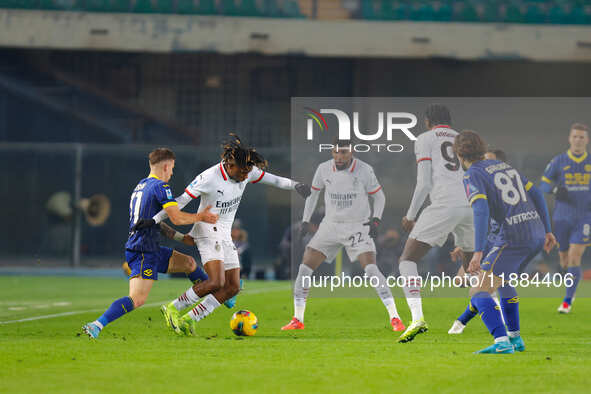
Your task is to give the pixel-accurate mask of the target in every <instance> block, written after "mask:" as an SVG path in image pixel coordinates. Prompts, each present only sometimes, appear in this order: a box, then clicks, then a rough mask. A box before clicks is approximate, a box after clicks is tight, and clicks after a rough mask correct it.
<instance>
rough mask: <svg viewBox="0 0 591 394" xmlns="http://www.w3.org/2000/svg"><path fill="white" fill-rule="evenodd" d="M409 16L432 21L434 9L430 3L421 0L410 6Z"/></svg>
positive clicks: (418, 19) (412, 18)
mask: <svg viewBox="0 0 591 394" xmlns="http://www.w3.org/2000/svg"><path fill="white" fill-rule="evenodd" d="M409 17H410V19H411V20H415V21H433V20H435V10H434V9H433V6H432V5H431V3H429V2H426V1H423V2H421V3H420V4H415V5H414V6H412V7H411V9H410V15H409Z"/></svg>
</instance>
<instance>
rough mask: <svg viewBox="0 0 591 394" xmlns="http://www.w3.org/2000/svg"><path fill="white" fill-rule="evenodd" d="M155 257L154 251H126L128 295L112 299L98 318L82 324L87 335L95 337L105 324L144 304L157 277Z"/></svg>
mask: <svg viewBox="0 0 591 394" xmlns="http://www.w3.org/2000/svg"><path fill="white" fill-rule="evenodd" d="M155 258H156V254H155V253H131V252H126V259H127V261H128V262H129V263H130V264H129V265H130V267H131V274H132V278H131V279H130V280H129V296H127V297H121V298H119V299H117V300H115V301H113V303H112V304H111V305H110V306H109V308H107V310H106V311H105V312H104V313H103V314H102V315H101V316H100V317H99V318H98V319H96V320H95V321H94V322H91V323H87V324H86V325H84V327H83V328H82V329H83V330H84V332H85V333H86V334H88V336H89V337H91V338H97V337H98V335H99V334H100V332H101V330H102V329H103V328H104V327H105V326H106V325H107V324H109V323H111V322H113V321H114V320H117V319H118V318H120V317H121V316H123V315H125V314H126V313H129V312H131V311H133V310H134V309H135V308H139V307H140V306H142V305H144V303H145V302H146V299H147V298H148V294H149V293H150V290H151V289H152V285H153V283H154V280H157V279H158V272H157V264H156V261H155Z"/></svg>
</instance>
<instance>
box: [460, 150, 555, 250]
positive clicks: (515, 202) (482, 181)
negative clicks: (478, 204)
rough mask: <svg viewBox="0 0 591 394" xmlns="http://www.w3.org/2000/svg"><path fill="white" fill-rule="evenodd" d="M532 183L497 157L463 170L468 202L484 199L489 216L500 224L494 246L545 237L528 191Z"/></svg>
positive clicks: (520, 242) (542, 226) (523, 242)
mask: <svg viewBox="0 0 591 394" xmlns="http://www.w3.org/2000/svg"><path fill="white" fill-rule="evenodd" d="M532 185H533V184H532V183H531V182H529V181H528V180H527V179H526V178H525V177H524V176H523V175H521V174H519V172H517V170H516V169H514V168H513V167H511V166H510V165H509V164H507V163H503V162H502V161H498V160H483V161H479V162H476V163H474V164H472V166H470V168H469V169H468V171H466V174H465V175H464V187H465V189H466V195H467V196H468V201H470V204H472V203H473V202H474V201H476V200H478V199H481V198H483V199H486V200H487V202H488V206H489V211H490V217H491V219H493V220H494V221H495V222H496V223H497V224H498V226H499V229H498V234H497V236H496V240H494V244H495V245H503V244H510V245H519V244H528V243H529V242H530V241H532V240H537V239H540V238H544V236H545V234H546V231H545V230H544V224H543V223H542V220H541V219H540V214H539V213H538V211H537V210H536V207H535V204H534V203H533V201H532V200H531V198H530V197H529V195H528V193H527V192H528V190H529V189H530V188H531V187H532Z"/></svg>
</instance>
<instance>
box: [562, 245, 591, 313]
mask: <svg viewBox="0 0 591 394" xmlns="http://www.w3.org/2000/svg"><path fill="white" fill-rule="evenodd" d="M586 248H587V245H586V244H573V243H571V244H570V246H569V248H568V268H567V269H566V274H565V275H568V276H565V280H566V279H568V282H570V286H566V295H565V297H564V300H563V301H562V302H563V305H562V306H563V308H564V309H565V311H568V312H570V309H571V305H572V302H573V298H574V296H575V292H576V291H577V286H578V285H579V281H580V280H581V277H582V269H581V260H582V258H583V254H584V253H585V249H586ZM570 279H572V281H571V280H570ZM564 304H566V305H564ZM568 312H567V313H568ZM563 313H564V312H563Z"/></svg>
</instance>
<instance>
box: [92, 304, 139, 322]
mask: <svg viewBox="0 0 591 394" xmlns="http://www.w3.org/2000/svg"><path fill="white" fill-rule="evenodd" d="M132 310H133V301H132V299H131V297H122V298H119V299H118V300H115V302H113V303H112V304H111V306H110V307H109V309H107V310H106V311H105V313H103V315H102V316H101V317H99V318H98V319H97V320H98V322H99V323H101V324H102V325H103V327H104V326H106V325H107V324H109V323H111V322H112V321H113V320H116V319H119V318H120V317H121V316H123V315H125V314H126V313H129V312H131V311H132Z"/></svg>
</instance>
